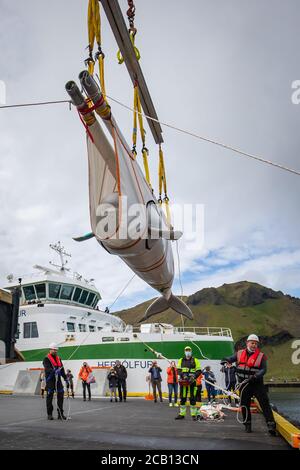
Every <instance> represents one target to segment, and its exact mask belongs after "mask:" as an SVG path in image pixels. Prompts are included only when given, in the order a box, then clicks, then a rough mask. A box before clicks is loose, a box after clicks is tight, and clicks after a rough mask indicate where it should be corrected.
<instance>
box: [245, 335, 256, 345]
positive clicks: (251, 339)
mask: <svg viewBox="0 0 300 470" xmlns="http://www.w3.org/2000/svg"><path fill="white" fill-rule="evenodd" d="M247 341H257V342H258V343H259V338H258V336H256V335H249V336H248V338H247Z"/></svg>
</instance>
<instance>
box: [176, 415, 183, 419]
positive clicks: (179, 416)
mask: <svg viewBox="0 0 300 470" xmlns="http://www.w3.org/2000/svg"><path fill="white" fill-rule="evenodd" d="M175 419H184V416H182V415H177V416H176V417H175Z"/></svg>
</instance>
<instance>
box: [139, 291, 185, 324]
mask: <svg viewBox="0 0 300 470" xmlns="http://www.w3.org/2000/svg"><path fill="white" fill-rule="evenodd" d="M168 308H172V309H173V310H175V312H177V313H179V314H180V315H184V316H185V317H186V318H188V319H189V320H192V319H193V313H192V311H191V310H190V308H189V307H188V306H187V305H186V304H185V303H184V302H183V301H182V300H181V299H179V298H178V297H176V295H174V294H171V296H170V298H169V300H167V299H166V298H165V297H158V299H155V300H154V302H152V304H151V305H150V306H149V307H148V308H147V310H146V313H145V315H144V316H143V318H142V319H141V320H140V321H139V323H140V322H142V321H144V320H147V319H148V318H150V317H152V315H155V314H157V313H161V312H164V311H165V310H167V309H168Z"/></svg>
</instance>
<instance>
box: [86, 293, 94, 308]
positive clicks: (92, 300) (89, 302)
mask: <svg viewBox="0 0 300 470" xmlns="http://www.w3.org/2000/svg"><path fill="white" fill-rule="evenodd" d="M95 295H96V294H93V292H90V293H89V296H88V298H87V300H86V302H85V303H86V305H92V303H93V302H94V299H95Z"/></svg>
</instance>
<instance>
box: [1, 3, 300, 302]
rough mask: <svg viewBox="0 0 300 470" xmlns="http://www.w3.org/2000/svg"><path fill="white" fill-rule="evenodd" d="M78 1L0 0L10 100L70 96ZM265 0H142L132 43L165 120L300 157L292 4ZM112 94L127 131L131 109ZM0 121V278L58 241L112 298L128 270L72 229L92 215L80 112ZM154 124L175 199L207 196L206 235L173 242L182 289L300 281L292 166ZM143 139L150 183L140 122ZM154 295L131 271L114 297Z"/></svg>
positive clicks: (119, 83) (111, 65) (114, 90)
mask: <svg viewBox="0 0 300 470" xmlns="http://www.w3.org/2000/svg"><path fill="white" fill-rule="evenodd" d="M86 3H87V2H74V0H65V1H64V2H61V1H58V0H53V1H52V2H51V5H50V6H49V4H48V3H45V2H38V3H37V2H35V1H33V0H28V1H27V2H19V3H18V5H16V4H15V3H13V2H10V1H9V0H3V1H2V3H1V14H2V15H1V17H2V19H3V21H2V36H1V37H2V49H1V50H2V54H1V57H0V70H1V74H3V76H0V80H4V81H5V84H6V90H7V100H8V103H15V102H28V101H40V100H51V99H65V98H66V94H65V91H64V84H65V82H66V81H67V80H69V79H74V78H75V79H76V77H77V75H78V73H79V72H80V70H81V69H82V68H83V67H84V64H83V60H84V59H85V58H86V54H87V52H86V50H85V47H86V45H87V31H86V6H87V5H86ZM125 3H126V2H125ZM270 5H271V4H270V2H261V1H260V0H253V1H252V2H243V4H242V6H241V4H240V2H239V1H238V0H228V1H227V2H223V1H222V0H216V1H215V2H199V0H190V1H189V8H185V9H182V2H180V1H179V0H172V1H171V0H165V1H164V2H161V1H159V0H152V1H151V2H140V4H139V5H137V11H136V23H137V25H138V31H139V33H138V36H137V45H138V47H139V49H140V51H141V55H142V58H141V66H142V68H143V71H144V74H145V77H146V79H147V82H148V85H149V89H150V91H151V94H152V96H153V101H154V103H155V105H156V108H157V112H158V115H159V117H160V119H161V120H162V121H167V122H171V123H174V124H176V125H177V126H179V127H182V128H186V129H189V130H191V131H195V132H197V133H200V134H203V135H205V136H209V137H212V138H216V139H218V140H221V141H224V142H225V143H229V144H233V145H235V146H237V147H239V148H242V149H245V150H247V151H249V152H253V153H258V154H261V155H263V156H265V157H266V158H269V159H271V160H274V161H277V162H281V163H283V164H285V165H287V166H291V167H295V168H298V169H299V162H298V153H299V146H300V134H299V131H298V129H299V107H297V106H296V105H293V104H292V102H291V83H292V81H294V80H295V79H299V78H300V77H299V76H298V75H299V68H298V64H299V63H300V50H299V48H298V47H297V43H298V35H299V31H298V30H299V27H298V26H299V25H298V17H299V13H300V11H299V10H300V6H299V2H298V1H297V0H290V2H289V3H288V4H285V3H284V2H281V1H280V0H273V1H272V5H271V7H270ZM121 6H122V8H123V10H124V12H125V10H126V5H125V4H124V2H123V3H122V4H121ZM157 11H159V15H157V14H156V13H154V12H157ZM170 12H172V14H171V15H170ZM270 12H271V13H270ZM102 23H103V50H104V52H105V54H106V59H105V64H106V82H107V83H106V85H107V92H108V94H109V95H111V96H113V97H116V98H118V99H120V100H121V101H123V102H124V103H126V104H128V105H129V106H130V105H131V104H132V84H131V81H130V79H129V77H128V74H127V71H126V67H125V66H124V65H123V66H120V65H118V64H117V61H116V58H115V56H116V50H117V45H116V43H115V40H114V37H113V35H112V33H111V31H110V28H109V26H108V24H107V21H106V19H105V18H103V21H102ZM153 28H155V30H160V31H164V35H161V34H153ZM179 31H180V32H181V34H180V40H179V39H178V38H179V36H178V32H179ZM20 38H22V39H21V42H20ZM112 107H113V113H114V115H115V116H116V118H117V120H118V122H119V124H120V127H121V128H122V130H123V132H124V135H126V136H127V138H128V141H129V142H130V138H131V132H132V129H131V127H132V115H131V113H129V112H128V111H126V110H125V109H123V108H121V107H119V106H117V105H115V104H112ZM0 129H1V130H0V132H1V139H0V155H1V159H0V207H1V212H0V260H1V261H0V284H1V285H3V284H5V282H6V278H5V276H6V275H7V274H8V273H10V272H14V273H15V274H16V275H18V274H22V273H24V272H25V273H26V272H28V271H30V270H31V269H32V268H31V266H32V265H33V264H35V263H38V264H45V263H47V262H48V261H49V259H50V257H51V255H50V253H49V249H48V245H49V243H52V242H54V241H56V240H61V241H62V242H63V244H64V245H65V247H66V249H67V250H70V251H71V252H72V254H73V257H72V265H73V267H74V269H75V270H77V271H79V272H81V273H83V274H84V276H85V277H93V278H95V279H96V285H97V287H98V288H99V290H100V292H101V294H102V297H103V304H104V305H107V304H110V303H111V302H113V301H114V299H115V298H116V296H117V295H118V293H119V292H120V291H121V289H122V288H123V287H124V285H125V284H126V283H127V282H128V280H129V279H130V277H131V271H130V270H129V269H128V268H127V267H126V266H125V265H124V264H123V263H122V262H121V260H119V259H118V258H115V257H113V256H110V255H108V254H107V253H106V252H105V251H104V250H102V249H101V247H100V246H99V245H98V244H97V243H96V242H95V241H94V240H92V241H89V242H86V243H84V244H76V243H75V242H73V241H72V236H74V235H78V234H81V233H85V232H86V231H88V230H89V227H90V225H89V213H88V211H89V201H88V172H87V158H86V146H85V136H84V129H83V128H82V125H81V123H80V121H79V120H78V116H77V115H76V112H75V111H74V110H72V111H69V108H68V105H59V106H58V105H55V106H45V107H34V108H18V109H14V110H12V109H11V110H1V111H0ZM163 130H164V133H163V135H164V141H165V144H164V152H165V159H166V169H167V176H168V188H169V196H170V198H171V200H172V201H174V202H176V203H182V204H184V203H193V204H204V208H205V214H204V217H205V219H204V222H205V225H204V232H205V233H204V235H205V240H204V246H202V247H197V246H195V247H193V248H191V247H188V246H185V245H184V244H183V243H182V242H180V258H181V269H182V273H183V280H184V287H185V290H187V292H191V290H192V289H194V290H197V289H199V288H200V287H204V286H207V285H217V284H223V283H224V282H231V281H232V282H233V281H236V280H240V279H245V278H246V277H249V280H254V281H258V282H262V283H266V284H267V285H270V286H273V287H274V288H278V289H282V290H285V291H286V292H293V293H294V292H295V290H296V291H297V289H300V287H299V283H298V281H297V276H298V273H299V267H298V254H297V253H298V250H299V239H300V220H299V207H298V206H299V196H300V194H299V193H300V189H299V178H298V177H296V176H294V175H291V174H288V173H284V172H282V171H279V170H278V169H274V168H272V167H267V166H265V165H263V164H260V163H256V162H253V161H250V160H247V159H246V158H244V157H238V156H237V155H234V154H233V153H232V152H230V151H226V150H223V149H220V148H216V147H213V146H211V145H209V144H207V143H204V142H200V141H198V140H195V139H193V138H191V137H188V136H186V135H183V134H180V133H176V132H175V131H173V130H171V129H168V128H164V129H163ZM147 146H148V147H149V150H150V169H151V173H152V175H153V184H154V187H155V188H156V189H157V181H155V175H156V174H157V153H158V150H157V148H156V146H155V145H154V143H153V141H152V139H151V135H150V131H149V130H148V132H147ZM175 261H176V251H175ZM298 278H299V276H298ZM175 289H177V290H178V283H177V281H175ZM299 292H300V291H299ZM154 295H156V293H155V292H154V291H152V290H151V289H149V288H148V287H147V286H146V285H145V284H143V283H142V282H141V281H140V280H138V279H134V280H133V281H132V283H131V284H130V286H129V287H128V289H127V291H126V295H124V296H122V297H121V298H120V299H119V300H118V303H116V304H115V307H116V308H121V307H122V306H128V303H129V302H132V304H134V303H135V302H136V301H140V300H143V299H146V298H150V297H153V296H154Z"/></svg>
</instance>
